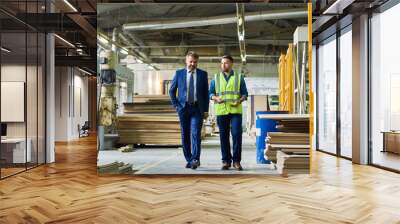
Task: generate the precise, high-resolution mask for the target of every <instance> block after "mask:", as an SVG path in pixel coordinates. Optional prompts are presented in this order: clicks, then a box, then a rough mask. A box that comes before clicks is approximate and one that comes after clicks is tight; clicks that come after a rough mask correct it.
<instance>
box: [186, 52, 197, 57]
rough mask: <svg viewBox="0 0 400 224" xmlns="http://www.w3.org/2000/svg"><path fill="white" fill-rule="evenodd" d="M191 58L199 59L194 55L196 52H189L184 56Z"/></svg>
mask: <svg viewBox="0 0 400 224" xmlns="http://www.w3.org/2000/svg"><path fill="white" fill-rule="evenodd" d="M189 56H190V57H193V58H195V59H199V55H198V54H197V53H196V52H194V51H189V52H188V53H187V54H186V57H189Z"/></svg>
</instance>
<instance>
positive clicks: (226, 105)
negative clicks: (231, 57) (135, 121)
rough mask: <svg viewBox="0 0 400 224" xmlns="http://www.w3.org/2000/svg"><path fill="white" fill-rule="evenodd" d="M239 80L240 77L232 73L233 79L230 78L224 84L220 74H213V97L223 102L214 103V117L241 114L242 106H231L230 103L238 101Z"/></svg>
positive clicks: (222, 75) (223, 78)
mask: <svg viewBox="0 0 400 224" xmlns="http://www.w3.org/2000/svg"><path fill="white" fill-rule="evenodd" d="M240 80H241V75H240V74H237V73H236V72H234V74H233V77H230V78H229V80H228V82H226V80H225V77H224V74H223V73H222V72H220V73H218V74H215V76H214V82H215V93H216V94H215V95H216V96H219V97H221V99H222V100H224V102H223V103H215V104H214V105H215V113H216V115H217V116H218V115H227V114H241V113H242V104H239V105H237V106H232V103H234V102H236V101H239V100H240V97H241V96H240Z"/></svg>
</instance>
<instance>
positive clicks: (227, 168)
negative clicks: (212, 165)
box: [221, 162, 231, 170]
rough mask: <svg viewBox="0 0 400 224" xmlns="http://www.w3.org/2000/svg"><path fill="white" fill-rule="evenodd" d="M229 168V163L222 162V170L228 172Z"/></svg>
mask: <svg viewBox="0 0 400 224" xmlns="http://www.w3.org/2000/svg"><path fill="white" fill-rule="evenodd" d="M230 167H231V164H230V163H227V162H223V163H222V168H221V169H222V170H229V168H230Z"/></svg>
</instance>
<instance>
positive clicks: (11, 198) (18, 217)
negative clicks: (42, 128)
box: [0, 137, 400, 224]
mask: <svg viewBox="0 0 400 224" xmlns="http://www.w3.org/2000/svg"><path fill="white" fill-rule="evenodd" d="M312 159H313V161H312V165H313V167H312V174H311V175H306V174H301V175H292V176H289V177H288V178H284V177H280V176H273V175H272V176H267V175H262V176H260V175H258V176H256V175H249V176H247V175H241V176H229V175H228V176H222V175H215V176H179V177H177V176H153V175H150V176H134V177H132V176H98V175H97V172H96V160H97V150H96V138H95V137H89V138H84V139H81V140H79V141H75V142H70V143H68V144H58V145H57V148H56V163H55V164H50V165H45V166H41V167H38V168H36V169H33V170H29V171H27V172H25V173H21V174H19V175H16V176H12V177H10V178H7V179H5V180H2V181H0V202H1V203H0V223H385V224H387V223H399V222H400V213H399V211H400V200H398V198H400V190H399V189H400V178H399V174H396V173H392V172H388V171H385V170H381V169H378V168H375V167H371V166H360V165H353V164H352V163H351V162H350V161H348V160H344V159H340V158H336V157H333V156H330V155H327V154H323V153H320V152H315V153H314V154H313V156H312Z"/></svg>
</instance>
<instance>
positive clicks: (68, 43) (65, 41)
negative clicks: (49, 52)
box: [54, 34, 75, 48]
mask: <svg viewBox="0 0 400 224" xmlns="http://www.w3.org/2000/svg"><path fill="white" fill-rule="evenodd" d="M54 36H55V37H57V38H58V39H60V40H61V41H62V42H64V43H66V44H67V45H69V46H71V47H73V48H75V45H73V44H72V43H71V42H69V41H68V40H66V39H64V38H62V37H60V36H59V35H57V34H54Z"/></svg>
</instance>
